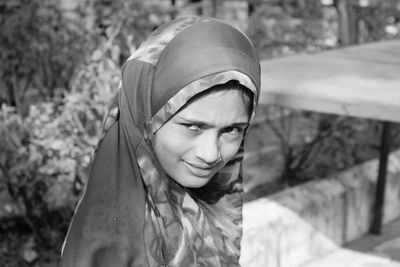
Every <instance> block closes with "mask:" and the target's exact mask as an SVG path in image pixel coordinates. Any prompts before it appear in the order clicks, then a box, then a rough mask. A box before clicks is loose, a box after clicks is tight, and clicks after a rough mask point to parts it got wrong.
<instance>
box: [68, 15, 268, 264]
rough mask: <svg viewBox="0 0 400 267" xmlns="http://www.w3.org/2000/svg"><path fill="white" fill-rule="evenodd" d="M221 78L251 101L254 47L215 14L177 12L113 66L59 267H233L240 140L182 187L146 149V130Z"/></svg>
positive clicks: (149, 133) (238, 226) (256, 74)
mask: <svg viewBox="0 0 400 267" xmlns="http://www.w3.org/2000/svg"><path fill="white" fill-rule="evenodd" d="M231 80H236V81H238V82H239V83H240V84H242V85H243V86H245V87H247V88H248V89H249V90H251V91H252V93H253V96H254V97H253V102H254V104H256V103H257V99H258V95H259V88H260V65H259V60H258V58H257V54H256V52H255V50H254V48H253V46H252V44H251V43H250V41H249V40H248V38H247V37H246V36H245V35H244V34H243V33H241V32H240V31H239V30H237V29H236V28H234V27H232V26H230V25H228V24H226V23H224V22H222V21H219V20H216V19H211V18H204V17H184V18H179V19H176V20H173V21H171V22H170V23H168V24H166V25H164V26H161V27H160V28H159V29H157V30H156V31H155V32H153V34H152V35H151V36H150V37H149V38H148V39H147V41H145V42H144V43H142V45H141V46H140V47H139V48H138V50H137V51H136V52H135V53H134V54H133V55H132V56H131V57H130V58H129V59H128V60H127V62H126V63H125V65H124V66H123V69H122V78H121V83H120V88H119V90H118V93H117V96H116V99H115V101H114V102H113V104H112V105H111V107H110V110H109V113H108V116H107V118H106V121H105V123H104V134H103V137H102V138H101V140H100V142H99V145H98V148H97V150H96V153H95V157H94V160H93V163H92V167H91V173H90V176H89V179H88V183H87V185H86V190H85V193H84V195H83V197H82V199H81V201H80V202H79V204H78V207H77V209H76V211H75V214H74V217H73V221H72V223H71V226H70V229H69V231H68V234H67V237H66V240H65V243H64V246H63V251H62V257H61V267H101V266H108V267H133V266H138V267H155V266H171V267H178V266H179V267H189V266H207V267H210V266H213V267H218V266H221V267H222V266H226V267H228V266H229V267H234V266H239V256H240V241H241V236H242V203H243V185H242V172H241V165H242V158H243V142H242V146H241V148H240V149H239V152H238V153H237V155H236V156H235V157H234V158H233V159H232V160H231V161H229V162H228V163H227V164H226V166H225V167H224V168H223V169H222V170H220V171H219V172H218V173H217V174H216V175H215V176H214V177H213V178H212V179H211V180H210V182H209V183H208V184H207V185H205V186H204V187H202V188H199V189H192V190H191V189H188V188H184V187H182V186H181V185H179V184H177V183H176V182H175V181H174V180H173V179H170V178H169V177H168V176H167V174H166V173H165V172H164V170H163V169H162V168H161V166H160V164H159V163H158V161H157V158H156V156H155V154H154V151H153V148H152V138H153V134H154V133H155V132H156V131H157V130H158V129H159V128H160V127H162V125H163V124H164V123H165V122H166V121H167V120H168V119H170V118H171V117H172V116H173V115H174V114H175V113H176V112H177V111H178V110H179V109H180V108H181V107H182V106H183V105H185V103H187V101H188V100H189V99H190V98H191V97H193V96H194V95H196V94H199V93H200V92H202V91H204V90H207V89H208V88H210V87H212V86H214V85H217V84H224V83H226V82H228V81H231ZM253 106H255V105H253ZM253 113H254V112H253Z"/></svg>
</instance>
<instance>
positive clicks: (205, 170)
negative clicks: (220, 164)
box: [183, 161, 215, 178]
mask: <svg viewBox="0 0 400 267" xmlns="http://www.w3.org/2000/svg"><path fill="white" fill-rule="evenodd" d="M183 162H184V163H185V165H186V166H187V167H188V169H189V172H190V173H191V174H192V175H194V176H198V177H202V178H208V177H209V176H210V175H211V174H212V172H213V170H214V168H215V166H211V167H210V166H203V165H200V164H194V163H189V162H187V161H183Z"/></svg>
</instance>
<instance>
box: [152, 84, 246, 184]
mask: <svg viewBox="0 0 400 267" xmlns="http://www.w3.org/2000/svg"><path fill="white" fill-rule="evenodd" d="M246 97H247V96H246ZM247 110H248V109H247V108H246V105H245V103H244V99H243V95H242V93H241V92H239V91H238V90H229V91H227V90H222V91H217V92H212V93H210V94H205V95H204V96H201V97H200V98H198V99H196V100H194V101H193V102H191V103H190V104H189V105H187V106H186V107H184V108H183V109H182V110H181V111H179V112H178V113H176V114H175V115H174V116H173V117H172V118H171V119H170V120H169V121H167V122H166V123H165V124H164V125H163V126H162V127H161V128H160V129H159V130H158V131H157V132H156V133H155V135H154V150H155V153H156V156H157V158H158V160H159V162H160V164H161V166H162V167H163V168H164V170H165V171H166V172H167V174H168V175H169V176H170V177H171V178H172V179H174V180H175V181H176V182H178V183H179V184H181V185H182V186H185V187H191V188H198V187H202V186H204V185H205V184H206V183H207V182H208V181H209V180H210V179H211V178H212V177H213V175H214V174H215V173H217V172H218V171H219V170H220V169H221V168H222V167H223V166H225V164H226V163H227V162H228V161H230V160H231V159H232V158H233V157H234V156H235V154H236V153H237V151H238V149H239V147H240V144H241V142H242V139H243V134H244V130H245V128H246V127H247V126H248V123H249V117H250V116H249V114H248V111H247ZM219 158H221V159H222V160H221V161H219Z"/></svg>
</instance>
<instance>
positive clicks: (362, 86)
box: [260, 40, 400, 122]
mask: <svg viewBox="0 0 400 267" xmlns="http://www.w3.org/2000/svg"><path fill="white" fill-rule="evenodd" d="M261 70H262V71H261V72H262V74H261V85H262V88H261V95H260V103H261V104H277V105H281V106H284V107H289V108H296V109H303V110H309V111H316V112H324V113H332V114H338V115H347V116H356V117H364V118H371V119H377V120H387V121H394V122H400V40H392V41H383V42H377V43H370V44H364V45H355V46H348V47H345V48H340V49H335V50H330V51H326V52H321V53H316V54H311V55H310V54H300V55H295V56H289V57H284V58H278V59H270V60H263V61H262V62H261Z"/></svg>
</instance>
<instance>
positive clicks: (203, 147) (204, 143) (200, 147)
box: [195, 133, 220, 164]
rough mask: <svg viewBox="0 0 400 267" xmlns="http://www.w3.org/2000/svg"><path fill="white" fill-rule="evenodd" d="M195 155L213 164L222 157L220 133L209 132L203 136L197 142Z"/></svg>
mask: <svg viewBox="0 0 400 267" xmlns="http://www.w3.org/2000/svg"><path fill="white" fill-rule="evenodd" d="M195 155H196V157H197V158H199V159H201V160H202V161H203V162H205V163H207V164H213V163H215V162H217V161H218V159H219V157H220V148H219V143H218V135H217V134H214V133H207V134H203V136H201V137H200V138H199V140H198V142H197V144H196V148H195Z"/></svg>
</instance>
